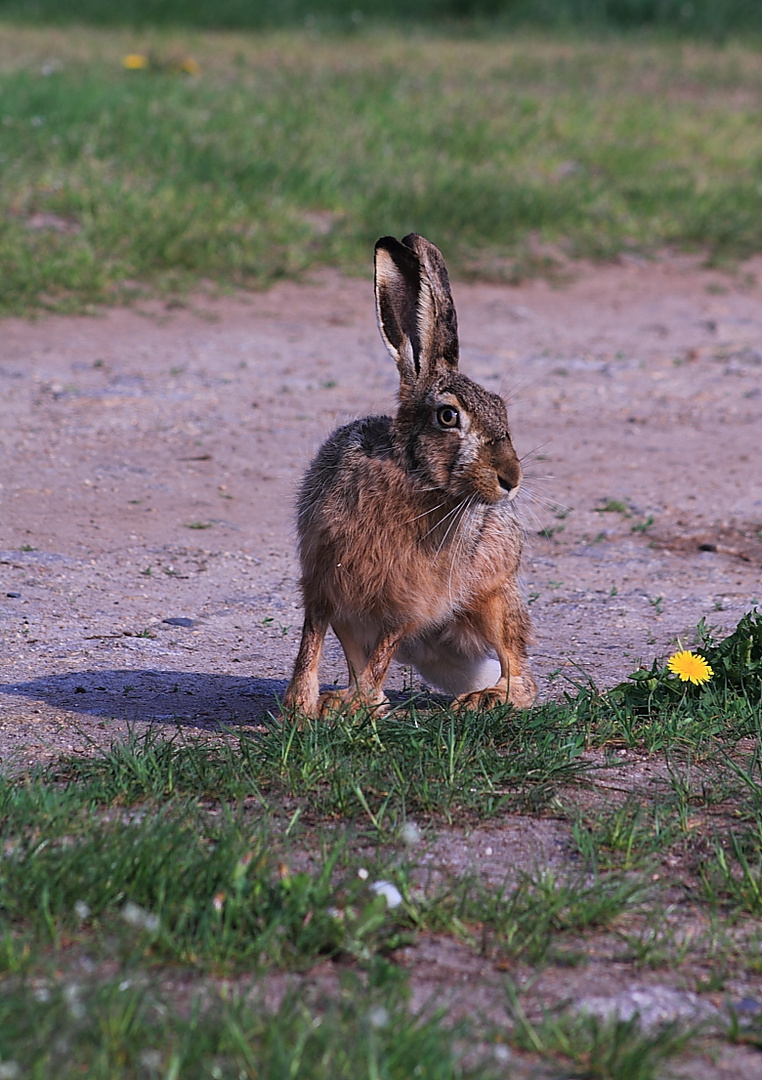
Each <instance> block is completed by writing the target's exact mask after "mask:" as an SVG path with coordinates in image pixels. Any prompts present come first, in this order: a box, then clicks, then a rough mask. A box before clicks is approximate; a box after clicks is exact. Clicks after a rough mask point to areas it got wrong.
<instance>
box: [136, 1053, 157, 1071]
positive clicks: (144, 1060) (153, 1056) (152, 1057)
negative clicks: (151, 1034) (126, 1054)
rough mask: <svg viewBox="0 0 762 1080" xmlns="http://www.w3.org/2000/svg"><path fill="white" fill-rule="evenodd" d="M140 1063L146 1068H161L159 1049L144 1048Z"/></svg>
mask: <svg viewBox="0 0 762 1080" xmlns="http://www.w3.org/2000/svg"><path fill="white" fill-rule="evenodd" d="M139 1060H140V1064H141V1065H143V1066H145V1068H146V1069H152V1070H155V1069H160V1068H161V1053H160V1052H159V1051H158V1050H143V1051H142V1052H141V1054H140V1059H139Z"/></svg>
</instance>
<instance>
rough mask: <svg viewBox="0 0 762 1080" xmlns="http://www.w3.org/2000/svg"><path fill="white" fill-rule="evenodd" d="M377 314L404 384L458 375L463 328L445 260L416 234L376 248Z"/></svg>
mask: <svg viewBox="0 0 762 1080" xmlns="http://www.w3.org/2000/svg"><path fill="white" fill-rule="evenodd" d="M375 262H376V312H377V314H378V326H379V330H380V331H381V336H382V338H383V339H384V343H385V344H386V347H387V349H388V350H389V352H390V353H391V355H392V357H393V359H394V360H395V362H396V364H397V367H398V368H399V372H400V378H401V380H402V384H403V386H404V385H408V386H413V385H414V384H415V383H418V382H421V381H424V380H426V379H427V377H429V376H431V375H433V374H434V373H435V372H436V371H437V370H442V369H443V368H444V369H449V370H451V371H455V370H457V367H458V322H457V318H456V316H455V307H454V305H453V302H452V295H451V293H450V282H449V280H448V277H447V270H446V268H445V263H444V259H443V258H442V255H441V254H440V252H439V250H438V249H437V248H436V247H434V245H433V244H430V243H429V241H428V240H425V239H424V237H422V236H418V234H417V233H410V234H409V235H408V236H405V237H404V238H403V239H402V241H399V240H396V239H395V238H394V237H393V236H382V237H381V239H380V240H378V241H377V243H376V259H375Z"/></svg>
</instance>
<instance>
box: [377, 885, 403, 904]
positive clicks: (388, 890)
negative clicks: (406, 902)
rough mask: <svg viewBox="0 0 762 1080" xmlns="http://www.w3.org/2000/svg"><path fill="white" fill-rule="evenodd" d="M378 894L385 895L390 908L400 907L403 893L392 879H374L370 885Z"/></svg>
mask: <svg viewBox="0 0 762 1080" xmlns="http://www.w3.org/2000/svg"><path fill="white" fill-rule="evenodd" d="M370 890H371V892H374V893H375V894H376V896H383V897H384V899H385V900H386V906H387V907H388V908H395V907H399V906H400V904H401V903H402V893H401V892H400V891H399V889H398V888H397V886H396V885H392V883H391V881H374V882H373V884H372V885H371V887H370Z"/></svg>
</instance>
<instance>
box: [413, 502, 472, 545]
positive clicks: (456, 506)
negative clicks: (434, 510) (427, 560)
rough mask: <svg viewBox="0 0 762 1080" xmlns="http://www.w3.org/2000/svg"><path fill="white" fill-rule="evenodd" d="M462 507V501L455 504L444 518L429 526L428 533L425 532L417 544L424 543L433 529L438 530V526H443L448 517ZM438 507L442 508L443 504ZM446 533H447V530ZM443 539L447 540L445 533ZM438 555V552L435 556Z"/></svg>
mask: <svg viewBox="0 0 762 1080" xmlns="http://www.w3.org/2000/svg"><path fill="white" fill-rule="evenodd" d="M462 505H463V501H461V502H459V503H456V504H455V506H453V508H452V510H449V511H448V512H447V513H446V514H445V515H444V517H441V518H440V519H439V521H435V522H434V524H433V525H432V526H431V528H430V529H429V530H428V532H425V533H424V534H423V536H422V537H421V539H420V540H419V541H418V542H419V543H421V542H422V541H424V540H425V539H426V537H427V536H431V534H432V533H433V532H434V529H436V528H438V527H439V526H440V525H443V524H444V523H445V521H447V519H448V517H452V515H453V514H455V513H457V511H458V510H459V509H460V507H461V506H462ZM440 506H444V503H440ZM447 531H448V532H449V529H448V530H447ZM445 539H447V533H445ZM440 548H441V544H440ZM438 554H439V551H437V555H438Z"/></svg>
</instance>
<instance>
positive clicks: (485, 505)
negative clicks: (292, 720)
mask: <svg viewBox="0 0 762 1080" xmlns="http://www.w3.org/2000/svg"><path fill="white" fill-rule="evenodd" d="M376 306H377V313H378V321H379V328H380V330H381V336H382V337H383V339H384V341H385V343H386V345H387V347H388V349H389V351H390V353H391V354H392V356H393V357H394V359H395V361H396V363H397V366H398V369H399V373H400V391H399V408H398V411H397V414H396V416H395V417H394V418H391V417H388V416H368V417H365V418H364V419H362V420H357V421H355V422H354V423H352V424H348V425H347V426H346V427H342V428H339V429H338V430H337V431H335V432H334V433H333V435H331V436H330V438H329V439H328V440H327V442H326V443H324V445H323V446H322V447H321V449H320V451H319V452H318V454H317V457H316V458H315V460H314V461H313V463H312V465H311V466H310V468H309V470H308V472H307V474H306V476H305V478H304V481H303V483H302V487H301V491H300V495H299V503H298V519H297V527H298V533H299V554H300V559H301V567H302V593H303V597H304V608H305V619H304V629H303V632H302V642H301V646H300V649H299V654H298V656H297V659H296V664H295V667H294V674H293V678H292V680H291V683H290V685H289V687H288V690H287V692H286V697H285V699H284V704H285V706H286V708H287V709H290V710H296V711H299V712H302V713H305V714H306V715H308V716H318V715H320V714H321V713H323V712H326V711H327V710H329V709H335V708H340V707H344V706H347V707H349V708H350V709H351V710H355V709H357V708H361V707H373V708H379V707H383V706H384V705H385V704H386V698H385V696H384V692H383V683H384V679H385V677H386V673H387V670H388V667H389V664H390V662H391V660H392V658H393V657H394V656H395V655H396V657H397V659H399V660H401V661H402V662H403V663H409V664H412V665H413V666H414V667H415V668H417V670H418V671H419V672H420V673H421V675H423V677H424V678H425V679H426V680H427V681H428V682H430V683H432V684H433V685H434V686H437V687H438V688H440V689H441V690H444V691H446V692H447V693H449V694H452V695H454V696H456V699H457V704H458V705H459V706H460V707H464V708H477V707H487V708H488V707H490V706H493V705H495V704H500V703H505V702H506V701H508V702H511V703H512V704H513V705H515V706H518V707H526V706H528V705H530V704H531V703H532V702H533V701H534V698H535V696H536V686H535V682H534V679H533V678H532V675H531V672H530V670H529V666H528V662H527V643H528V641H529V639H530V635H531V626H530V620H529V615H528V612H527V609H526V606H525V604H524V602H523V600H522V598H521V594H520V592H519V588H518V584H517V575H518V570H519V561H520V557H521V546H522V529H521V527H520V525H519V522H518V520H517V518H516V514H515V510H514V503H513V499H514V497H515V495H516V492H517V491H518V487H519V484H520V482H521V466H520V464H519V461H518V459H517V457H516V453H515V451H514V448H513V444H512V442H511V437H510V434H509V430H508V418H507V413H506V408H505V403H504V402H503V400H502V398H500V397H498V396H497V395H496V394H492V393H490V392H489V391H487V390H485V389H483V388H482V387H481V386H479V385H478V384H476V383H474V382H472V381H471V380H470V379H468V378H466V376H464V375H461V374H460V373H459V371H458V335H457V321H456V316H455V309H454V306H453V303H452V297H451V294H450V286H449V281H448V278H447V271H446V269H445V265H444V261H443V259H442V256H441V254H440V253H439V251H438V250H437V248H435V247H434V245H433V244H430V243H429V242H428V241H427V240H425V239H424V238H423V237H421V236H417V235H415V234H411V235H410V236H406V237H405V238H404V239H403V240H402V241H401V242H400V241H397V240H395V239H394V238H393V237H383V238H382V239H381V240H379V241H378V243H377V245H376ZM329 625H330V626H332V627H333V629H334V631H335V632H336V635H337V636H338V638H339V641H340V642H341V644H342V647H343V649H344V653H345V654H346V658H347V665H348V668H349V685H348V686H347V688H346V689H345V690H341V691H334V692H331V693H328V694H325V695H323V697H322V698H321V697H320V694H319V687H318V664H319V661H320V654H321V651H322V645H323V639H324V637H325V633H326V630H327V628H328V626H329Z"/></svg>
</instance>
